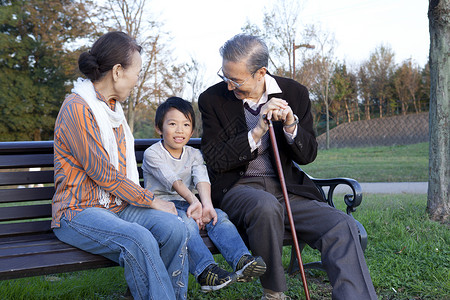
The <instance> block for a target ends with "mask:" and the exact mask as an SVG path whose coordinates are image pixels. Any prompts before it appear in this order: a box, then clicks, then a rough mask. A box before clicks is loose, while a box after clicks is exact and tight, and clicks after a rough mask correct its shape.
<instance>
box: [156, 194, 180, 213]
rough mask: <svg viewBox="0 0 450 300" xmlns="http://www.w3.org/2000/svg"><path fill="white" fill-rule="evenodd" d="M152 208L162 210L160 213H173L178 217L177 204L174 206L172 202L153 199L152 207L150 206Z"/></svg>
mask: <svg viewBox="0 0 450 300" xmlns="http://www.w3.org/2000/svg"><path fill="white" fill-rule="evenodd" d="M150 208H153V209H156V210H160V211H165V212H168V213H171V214H173V215H176V216H177V215H178V212H177V209H176V208H175V204H173V203H172V202H169V201H165V200H161V199H158V198H155V199H153V201H152V205H151V206H150Z"/></svg>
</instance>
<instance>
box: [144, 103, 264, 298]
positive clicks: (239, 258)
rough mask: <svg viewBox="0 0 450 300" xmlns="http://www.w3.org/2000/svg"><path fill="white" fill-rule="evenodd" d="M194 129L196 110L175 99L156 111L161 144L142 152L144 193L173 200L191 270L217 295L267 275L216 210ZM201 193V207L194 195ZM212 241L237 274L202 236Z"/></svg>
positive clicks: (260, 259)
mask: <svg viewBox="0 0 450 300" xmlns="http://www.w3.org/2000/svg"><path fill="white" fill-rule="evenodd" d="M194 127H195V114H194V110H193V108H192V105H191V104H190V103H189V102H188V101H186V100H183V99H181V98H178V97H171V98H169V99H167V100H166V101H165V102H164V103H162V104H161V105H160V106H159V107H158V109H157V110H156V116H155V128H156V131H157V132H158V134H159V135H160V136H161V137H162V141H160V142H158V143H156V144H154V145H152V146H150V147H149V148H148V149H147V150H145V153H144V161H143V164H142V169H143V171H144V182H145V188H146V189H149V190H151V191H152V192H153V194H154V195H155V197H158V198H159V199H163V200H167V201H172V202H173V203H174V204H175V206H176V208H177V210H178V215H179V216H180V217H181V218H182V219H183V221H184V222H185V223H186V226H187V228H188V231H189V233H190V239H189V241H188V244H187V246H188V257H189V271H190V272H191V273H192V274H193V275H194V276H195V277H196V279H197V281H198V282H199V284H200V285H201V288H202V291H203V292H209V291H215V290H219V289H221V288H223V287H225V286H227V285H229V284H230V283H232V282H234V281H236V280H237V281H241V282H247V281H251V280H253V278H254V277H259V276H261V275H262V274H264V272H265V271H266V264H265V263H264V261H263V260H262V258H261V257H253V256H251V255H250V253H249V251H248V249H247V247H246V246H245V244H244V242H243V241H242V239H241V236H240V235H239V233H238V231H237V229H236V227H235V226H234V225H233V223H231V221H230V220H229V219H228V216H227V214H226V213H225V212H223V211H222V210H220V209H214V207H213V205H212V202H211V186H210V182H209V177H208V173H207V170H206V166H205V164H204V161H203V156H202V154H201V152H200V150H198V149H195V148H193V147H190V146H186V144H187V142H188V141H189V139H190V138H191V136H192V134H193V130H194ZM194 188H196V189H197V191H198V194H199V197H200V200H201V202H200V201H199V200H198V199H197V197H196V196H195V195H194V192H193V191H194ZM199 228H200V229H206V230H207V232H208V236H209V237H210V239H211V240H212V241H213V243H214V245H216V247H217V249H219V251H220V252H221V253H222V255H223V257H224V258H225V260H226V261H227V262H228V263H229V264H230V266H231V267H232V268H233V269H234V270H235V273H230V272H227V271H226V270H224V269H221V268H220V267H219V266H218V265H217V264H216V263H215V261H214V257H213V256H212V254H211V252H210V251H209V250H208V248H207V247H206V245H205V244H204V243H203V240H202V238H201V236H200V234H199Z"/></svg>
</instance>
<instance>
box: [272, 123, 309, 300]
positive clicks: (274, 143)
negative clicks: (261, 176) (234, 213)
mask: <svg viewBox="0 0 450 300" xmlns="http://www.w3.org/2000/svg"><path fill="white" fill-rule="evenodd" d="M265 117H266V120H267V122H268V124H269V135H270V141H271V143H272V148H273V153H274V155H275V162H276V165H277V171H278V177H279V178H280V183H281V189H282V191H283V196H284V201H285V203H286V211H287V215H288V217H289V224H290V225H291V233H292V239H293V240H294V247H295V253H296V254H297V261H298V266H299V268H300V273H301V276H302V282H303V288H304V290H305V295H306V299H307V300H310V297H309V291H308V284H307V283H306V275H305V270H304V268H303V262H302V256H301V254H300V247H299V245H298V240H297V232H296V230H295V226H294V218H293V217H292V211H291V204H290V203H289V195H288V192H287V188H286V182H285V180H284V174H283V168H282V166H281V160H280V153H279V151H278V145H277V140H276V138H275V131H274V130H273V124H272V120H270V119H268V118H267V116H265Z"/></svg>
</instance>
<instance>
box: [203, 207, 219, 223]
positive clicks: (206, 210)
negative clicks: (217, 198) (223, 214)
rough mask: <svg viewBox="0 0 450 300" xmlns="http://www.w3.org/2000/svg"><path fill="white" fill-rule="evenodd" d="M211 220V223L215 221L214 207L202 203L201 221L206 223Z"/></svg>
mask: <svg viewBox="0 0 450 300" xmlns="http://www.w3.org/2000/svg"><path fill="white" fill-rule="evenodd" d="M211 220H213V225H216V223H217V213H216V210H215V209H214V207H213V206H212V205H210V204H206V205H203V215H202V221H203V223H204V224H205V225H206V224H208V223H209V222H211Z"/></svg>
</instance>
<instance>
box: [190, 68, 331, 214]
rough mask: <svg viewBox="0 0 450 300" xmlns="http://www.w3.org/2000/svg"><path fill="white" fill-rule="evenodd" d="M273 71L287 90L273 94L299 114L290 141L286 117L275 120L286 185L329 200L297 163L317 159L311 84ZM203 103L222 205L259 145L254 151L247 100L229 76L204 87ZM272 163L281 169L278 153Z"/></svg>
mask: <svg viewBox="0 0 450 300" xmlns="http://www.w3.org/2000/svg"><path fill="white" fill-rule="evenodd" d="M272 77H274V78H275V80H276V81H277V83H278V85H279V87H280V89H281V90H282V91H283V92H282V93H281V94H271V95H269V99H270V98H272V97H278V98H282V99H284V100H286V101H287V102H288V103H289V106H290V107H291V108H292V111H293V112H294V114H296V115H297V116H298V118H299V124H298V128H297V136H296V137H295V140H294V143H293V144H291V145H290V144H288V143H287V141H286V138H285V135H284V132H283V125H282V123H281V122H274V131H275V135H276V137H277V144H278V149H279V153H280V159H281V163H282V168H283V173H284V177H285V181H286V186H287V189H288V191H289V192H290V193H293V194H297V195H301V196H303V197H306V198H310V199H317V200H321V201H324V200H323V198H322V196H321V194H320V192H319V191H318V189H317V188H316V186H315V184H314V183H313V182H312V181H311V179H309V177H308V176H307V175H306V174H305V173H303V172H302V171H301V170H299V169H298V168H296V167H295V166H294V163H293V162H296V163H297V164H299V165H305V164H308V163H310V162H312V161H314V159H315V158H316V155H317V141H316V138H315V134H314V130H313V119H312V115H311V102H310V100H309V93H308V90H307V89H306V87H304V86H303V85H301V84H299V83H298V82H296V81H294V80H292V79H288V78H282V77H277V76H272ZM198 103H199V109H200V112H201V114H202V122H203V136H202V148H201V149H202V152H203V156H204V158H205V161H206V164H207V166H208V172H209V176H210V180H211V184H212V200H213V202H214V205H216V206H217V207H220V203H221V201H222V199H223V196H224V194H225V193H226V192H227V191H228V190H229V189H230V188H231V187H232V186H233V185H234V184H235V183H236V182H237V181H238V180H239V178H240V177H242V176H243V175H244V173H245V171H246V169H247V167H248V164H249V162H250V161H251V160H252V159H254V158H255V157H256V155H257V151H254V152H253V153H252V152H251V151H250V145H249V142H248V129H247V124H246V121H245V114H244V106H243V101H242V100H239V99H237V98H236V97H235V96H234V93H233V92H232V91H228V88H227V84H226V83H225V82H220V83H218V84H216V85H214V86H212V87H210V88H208V89H207V90H206V91H204V92H203V93H202V94H201V95H200V97H199V102H198ZM271 157H273V155H272V156H271ZM272 164H273V166H274V170H275V171H276V170H277V168H276V165H275V160H274V159H272Z"/></svg>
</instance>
